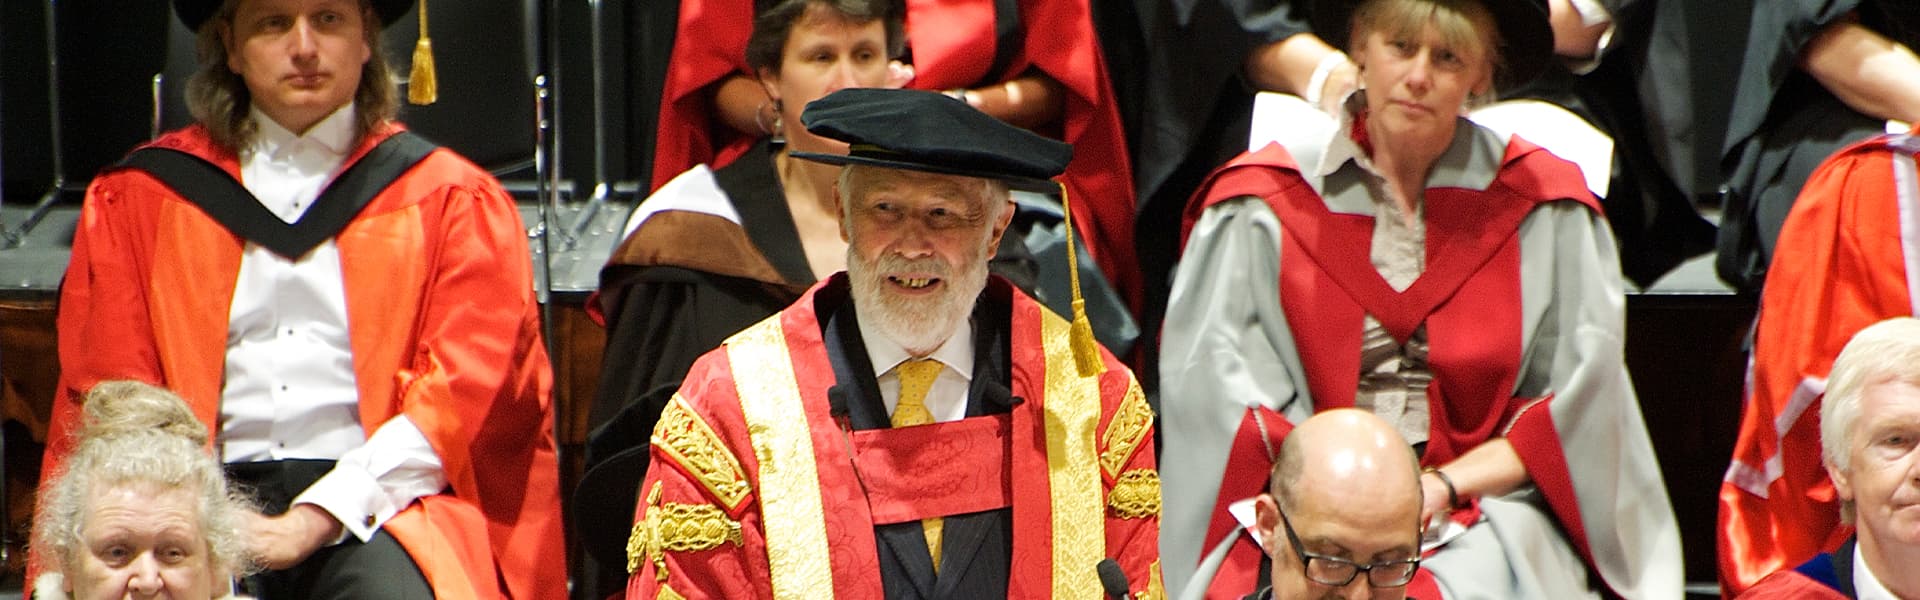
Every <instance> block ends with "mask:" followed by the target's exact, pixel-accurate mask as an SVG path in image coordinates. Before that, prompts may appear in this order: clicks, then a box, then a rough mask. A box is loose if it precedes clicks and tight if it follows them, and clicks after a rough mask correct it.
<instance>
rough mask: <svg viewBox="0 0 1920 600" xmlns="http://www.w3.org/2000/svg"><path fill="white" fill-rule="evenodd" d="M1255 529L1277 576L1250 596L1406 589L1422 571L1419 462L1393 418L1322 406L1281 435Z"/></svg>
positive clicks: (1387, 599) (1377, 593) (1378, 596)
mask: <svg viewBox="0 0 1920 600" xmlns="http://www.w3.org/2000/svg"><path fill="white" fill-rule="evenodd" d="M1274 462H1275V465H1274V469H1273V474H1272V476H1271V477H1269V479H1268V491H1267V493H1264V494H1261V495H1260V496H1259V497H1258V498H1257V499H1256V500H1255V501H1254V518H1255V524H1254V534H1255V535H1256V536H1257V537H1258V538H1259V540H1260V541H1261V543H1262V545H1263V546H1264V547H1265V548H1266V551H1267V555H1268V557H1269V558H1271V559H1272V570H1271V572H1270V573H1269V576H1270V579H1271V582H1272V585H1271V586H1270V587H1268V588H1266V589H1263V590H1261V591H1259V592H1257V593H1255V594H1253V595H1251V596H1248V598H1249V599H1250V600H1266V599H1271V598H1287V599H1295V598H1313V599H1321V598H1347V599H1358V598H1371V599H1374V600H1394V599H1398V598H1406V597H1407V588H1408V584H1409V583H1411V582H1412V581H1413V580H1414V576H1415V575H1416V574H1418V573H1419V570H1420V534H1421V527H1420V500H1421V497H1420V491H1421V490H1420V465H1419V462H1418V460H1417V459H1416V457H1415V456H1414V454H1413V450H1412V448H1411V447H1410V446H1408V445H1407V443H1406V441H1405V440H1404V439H1402V438H1401V437H1400V434H1398V433H1396V432H1395V431H1394V429H1393V426H1392V425H1388V424H1387V423H1386V422H1385V421H1382V420H1380V419H1379V418H1378V417H1375V416H1374V415H1373V414H1372V413H1369V412H1366V411H1362V410H1356V409H1340V410H1332V411H1327V412H1323V413H1320V414H1317V415H1314V416H1313V417H1312V418H1309V419H1307V420H1306V421H1304V422H1302V423H1301V424H1300V426H1299V427H1296V428H1294V429H1293V431H1291V432H1289V433H1288V434H1287V436H1286V438H1285V441H1283V442H1281V444H1280V449H1279V454H1278V456H1277V457H1276V459H1275V461H1274Z"/></svg>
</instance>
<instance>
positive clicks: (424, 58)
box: [407, 0, 440, 106]
mask: <svg viewBox="0 0 1920 600" xmlns="http://www.w3.org/2000/svg"><path fill="white" fill-rule="evenodd" d="M439 99H440V83H439V82H438V81H436V80H435V78H434V76H433V40H430V39H427V0H420V41H419V42H416V43H415V44H414V45H413V73H412V74H409V75H408V76H407V101H408V102H412V103H414V104H419V105H423V106H424V105H427V104H433V102H434V101H435V100H439Z"/></svg>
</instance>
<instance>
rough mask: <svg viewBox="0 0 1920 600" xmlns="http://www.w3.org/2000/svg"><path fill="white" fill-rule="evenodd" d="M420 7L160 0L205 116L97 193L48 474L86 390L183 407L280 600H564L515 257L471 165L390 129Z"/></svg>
mask: <svg viewBox="0 0 1920 600" xmlns="http://www.w3.org/2000/svg"><path fill="white" fill-rule="evenodd" d="M412 7H413V3H412V2H411V1H410V0H225V1H219V0H175V2H174V9H175V11H176V12H177V13H178V14H179V16H180V18H181V20H182V21H183V22H185V23H186V24H187V25H188V26H189V27H191V28H193V29H195V30H196V31H197V32H198V35H199V59H200V71H199V73H197V74H196V75H195V76H194V78H193V80H192V81H191V82H190V83H189V89H188V96H189V104H190V106H191V108H192V111H193V114H194V117H195V119H196V121H197V123H195V124H194V125H192V126H189V127H187V128H184V129H181V130H178V131H174V132H170V133H167V134H165V135H163V136H161V137H160V138H158V139H156V140H154V141H152V142H151V143H149V144H147V145H145V146H143V147H141V148H139V149H137V150H135V151H134V152H133V153H132V154H130V155H129V156H128V157H127V159H125V160H124V161H122V162H121V163H120V164H119V165H116V166H115V167H112V168H109V169H108V170H107V171H105V172H104V173H103V174H102V175H101V176H100V177H99V178H97V179H96V180H94V182H93V183H92V185H91V186H90V187H89V188H88V191H87V199H86V204H85V206H84V207H83V209H82V213H81V220H80V224H79V226H78V231H77V233H76V234H75V237H74V244H73V258H72V261H71V264H70V266H69V267H68V271H67V277H66V283H65V285H64V287H63V289H62V292H61V301H60V317H59V332H60V353H61V356H60V358H61V366H62V371H63V372H62V374H61V380H62V384H61V387H60V396H59V398H58V399H56V402H55V409H54V415H53V419H52V425H51V434H50V435H49V436H48V438H49V444H48V447H47V455H46V456H47V464H48V465H49V467H50V468H48V469H47V472H49V473H52V472H57V471H58V469H57V468H54V467H57V465H58V464H59V463H60V461H61V460H63V459H64V457H65V456H66V454H67V453H68V452H69V450H70V446H71V443H70V440H69V439H68V438H69V436H68V435H67V433H68V431H70V430H71V429H72V428H74V427H76V426H77V424H78V420H77V419H78V415H79V414H80V398H81V396H80V394H79V393H78V392H79V391H80V390H85V389H88V388H90V387H92V386H93V384H94V383H95V382H98V381H101V380H106V379H136V380H141V381H146V382H149V383H153V384H156V385H163V386H166V387H168V388H171V389H173V390H175V391H177V392H178V393H179V394H180V395H181V396H182V397H183V398H185V399H186V400H187V402H188V403H189V404H190V405H191V406H192V407H193V409H194V412H195V414H196V415H197V416H198V417H199V418H200V419H201V420H202V421H203V422H205V423H206V424H207V425H208V427H209V428H210V429H211V430H212V431H213V432H214V433H215V440H214V442H213V447H214V448H213V449H214V450H215V451H216V452H218V453H219V455H220V456H221V460H222V461H223V462H224V463H225V464H226V469H227V472H228V476H229V477H231V478H233V479H235V480H236V481H237V482H239V483H241V484H243V485H244V487H245V488H247V489H251V490H252V491H253V492H254V494H255V501H257V502H258V503H259V505H260V510H259V512H257V513H252V514H248V515H244V516H243V521H244V527H245V531H246V539H247V541H248V545H249V548H248V550H249V552H250V554H252V555H253V556H254V558H255V560H257V561H258V562H259V563H260V564H261V566H263V567H265V568H266V569H267V571H266V572H265V573H262V574H261V575H258V576H256V577H254V578H250V579H249V580H248V581H247V583H246V585H245V586H244V587H245V588H246V589H245V592H246V593H248V594H250V595H254V596H257V597H261V598H266V599H269V600H277V599H280V598H308V597H329V598H331V597H344V598H368V597H381V598H415V597H420V598H429V597H439V598H496V597H519V598H559V597H562V596H563V595H564V593H565V592H564V590H565V575H564V573H565V569H564V568H563V567H562V561H563V560H564V549H563V547H562V543H563V542H562V540H563V537H562V534H561V521H560V518H559V510H558V508H559V498H558V495H559V494H558V485H557V465H556V463H555V461H554V443H553V438H552V434H551V422H552V413H551V406H550V405H549V404H548V401H547V392H548V390H549V388H550V386H551V379H550V378H551V375H550V373H549V371H548V365H547V356H546V352H545V350H544V348H543V346H542V344H541V341H540V334H539V317H538V306H537V304H536V303H535V301H534V298H533V293H532V275H531V272H532V269H531V264H530V259H529V255H528V249H527V242H526V236H525V234H524V233H523V232H524V228H523V226H522V224H521V222H520V218H519V215H518V213H517V211H516V209H515V207H514V204H513V202H512V199H511V198H510V197H508V195H507V194H506V192H505V191H504V190H503V189H502V188H501V187H500V185H499V183H498V182H496V181H495V180H494V179H493V178H492V177H491V176H489V175H488V174H487V173H486V172H485V171H483V170H481V169H479V168H478V167H475V166H474V165H473V164H471V163H469V162H467V161H466V160H464V159H462V158H460V157H459V156H457V155H455V154H454V153H453V152H450V151H447V150H444V149H439V148H436V147H434V146H433V145H432V144H430V143H428V142H426V141H424V140H422V139H420V138H419V137H417V136H415V135H413V134H411V133H408V132H406V131H405V129H404V128H403V127H401V126H400V125H399V124H397V123H395V122H394V114H395V104H396V99H395V97H396V92H395V89H394V85H393V83H392V78H391V77H390V75H389V72H388V66H387V63H386V57H385V55H384V53H383V52H382V51H381V48H380V38H379V34H380V29H381V27H382V25H383V24H386V23H391V22H393V21H394V20H396V19H397V18H399V17H401V16H403V15H405V14H406V12H407V11H408V10H410V9H412Z"/></svg>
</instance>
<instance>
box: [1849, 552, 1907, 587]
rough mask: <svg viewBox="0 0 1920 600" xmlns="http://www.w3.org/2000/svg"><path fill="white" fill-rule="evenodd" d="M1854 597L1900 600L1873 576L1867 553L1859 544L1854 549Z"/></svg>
mask: <svg viewBox="0 0 1920 600" xmlns="http://www.w3.org/2000/svg"><path fill="white" fill-rule="evenodd" d="M1853 597H1854V598H1857V599H1858V600H1900V599H1899V598H1898V597H1896V596H1894V595H1893V591H1892V590H1888V589H1887V586H1886V585H1883V584H1881V583H1880V578H1879V577H1875V576H1874V575H1873V569H1870V568H1868V567H1867V553H1866V552H1865V551H1864V550H1862V549H1861V548H1860V546H1859V544H1857V543H1856V544H1855V545H1854V547H1853Z"/></svg>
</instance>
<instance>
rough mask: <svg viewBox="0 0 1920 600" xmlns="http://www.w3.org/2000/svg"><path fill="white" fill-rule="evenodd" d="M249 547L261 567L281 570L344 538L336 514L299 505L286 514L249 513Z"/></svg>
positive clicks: (247, 526) (247, 517)
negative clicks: (335, 517)
mask: <svg viewBox="0 0 1920 600" xmlns="http://www.w3.org/2000/svg"><path fill="white" fill-rule="evenodd" d="M246 521H247V523H246V531H247V537H248V539H247V550H248V552H249V553H251V554H252V555H253V558H254V560H257V561H259V563H260V566H261V567H265V568H267V569H272V570H279V569H286V568H290V567H293V566H294V565H298V564H300V563H301V561H305V560H306V559H307V557H308V556H311V555H312V554H313V552H314V551H315V550H319V549H320V548H321V547H322V546H325V545H327V543H328V542H331V541H333V540H334V539H337V538H339V537H340V532H341V530H342V526H341V525H340V522H339V521H336V520H334V518H333V515H331V514H328V513H327V511H325V510H322V509H321V508H320V507H318V506H314V505H312V504H295V505H294V506H293V508H292V509H289V510H288V511H287V512H286V513H285V514H282V515H279V516H274V517H268V516H264V515H261V514H260V513H257V512H251V511H249V512H248V513H246Z"/></svg>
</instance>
